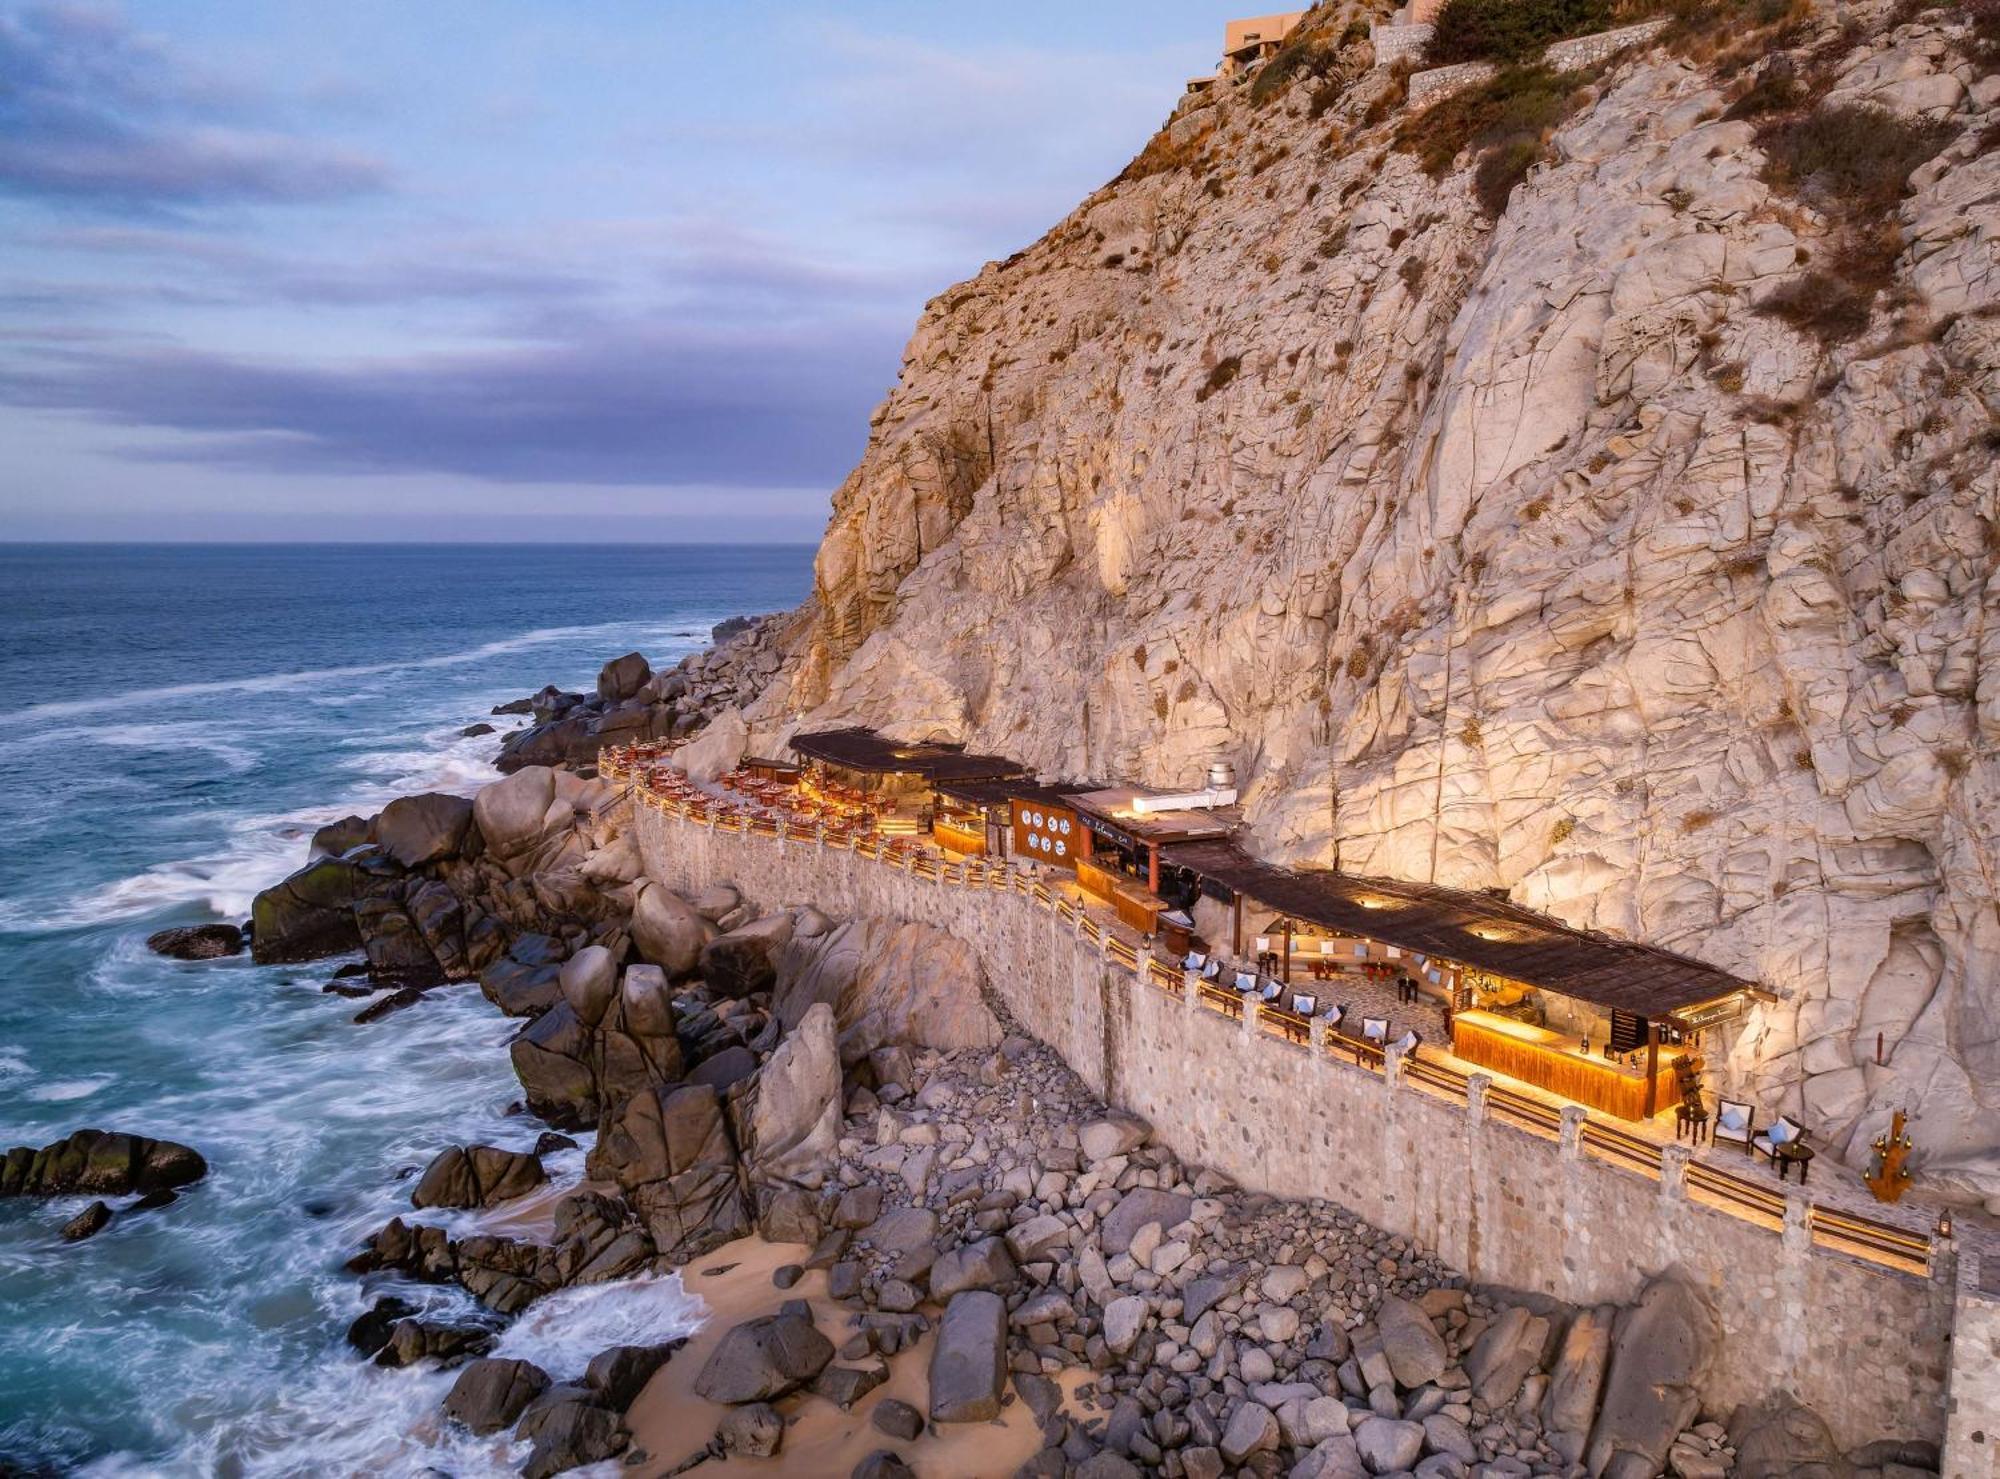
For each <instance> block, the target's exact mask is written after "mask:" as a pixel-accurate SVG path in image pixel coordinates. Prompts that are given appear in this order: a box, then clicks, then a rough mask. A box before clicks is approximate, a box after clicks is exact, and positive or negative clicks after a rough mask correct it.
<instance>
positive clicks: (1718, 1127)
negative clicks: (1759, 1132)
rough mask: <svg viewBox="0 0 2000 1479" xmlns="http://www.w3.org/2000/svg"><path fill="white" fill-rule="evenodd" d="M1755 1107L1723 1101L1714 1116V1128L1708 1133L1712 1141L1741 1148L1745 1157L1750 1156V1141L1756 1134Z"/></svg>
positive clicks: (1732, 1100) (1730, 1100)
mask: <svg viewBox="0 0 2000 1479" xmlns="http://www.w3.org/2000/svg"><path fill="white" fill-rule="evenodd" d="M1756 1124H1757V1106H1756V1105H1754V1104H1738V1103H1737V1102H1736V1101H1735V1100H1734V1099H1724V1100H1723V1101H1722V1104H1721V1106H1720V1107H1719V1109H1718V1111H1717V1113H1716V1116H1715V1126H1714V1128H1713V1129H1711V1130H1710V1131H1709V1133H1708V1138H1709V1139H1710V1140H1712V1141H1728V1142H1730V1143H1732V1144H1735V1145H1741V1146H1742V1147H1743V1153H1744V1154H1745V1155H1748V1154H1750V1146H1751V1140H1752V1138H1753V1136H1755V1134H1756Z"/></svg>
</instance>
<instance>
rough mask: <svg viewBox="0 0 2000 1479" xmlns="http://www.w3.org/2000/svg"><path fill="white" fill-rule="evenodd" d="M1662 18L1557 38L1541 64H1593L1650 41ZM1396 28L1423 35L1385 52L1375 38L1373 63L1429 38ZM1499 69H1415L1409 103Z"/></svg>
mask: <svg viewBox="0 0 2000 1479" xmlns="http://www.w3.org/2000/svg"><path fill="white" fill-rule="evenodd" d="M1666 25H1667V23H1666V22H1665V21H1664V20H1657V21H1641V22H1639V24H1638V25H1636V26H1620V27H1619V28H1618V29H1617V30H1615V31H1599V32H1598V33H1597V34H1596V35H1594V36H1575V37H1572V38H1571V39H1570V40H1568V41H1558V42H1556V43H1555V44H1554V45H1552V46H1550V47H1548V48H1547V49H1546V50H1545V51H1543V53H1542V62H1543V64H1544V65H1545V66H1547V67H1549V68H1551V69H1552V70H1554V71H1557V72H1572V71H1575V70H1576V69H1578V68H1580V67H1594V66H1596V65H1597V64H1598V63H1599V62H1601V61H1603V60H1605V59H1606V58H1607V57H1610V56H1614V55H1616V54H1617V53H1618V52H1621V51H1623V50H1624V49H1625V48H1626V47H1628V46H1636V45H1638V44H1639V43H1640V42H1642V41H1650V40H1652V39H1653V37H1655V36H1657V35H1659V34H1660V32H1661V31H1663V30H1665V29H1666ZM1387 29H1390V30H1396V31H1422V32H1423V33H1424V35H1423V38H1422V39H1421V40H1420V41H1417V42H1415V43H1414V45H1411V44H1408V43H1405V42H1402V41H1395V42H1392V43H1391V44H1392V45H1393V46H1402V47H1403V49H1402V50H1399V51H1395V52H1393V53H1391V54H1387V55H1385V54H1384V52H1383V50H1382V44H1381V42H1380V41H1379V40H1378V41H1377V42H1376V47H1375V61H1376V64H1377V65H1378V66H1379V65H1382V64H1383V63H1386V62H1389V61H1392V60H1394V59H1395V58H1396V57H1399V56H1408V55H1411V54H1412V53H1413V52H1415V51H1421V50H1422V49H1423V47H1424V46H1426V45H1428V44H1429V42H1430V32H1431V28H1430V27H1429V26H1396V27H1390V28H1387ZM1498 70H1499V69H1498V68H1496V67H1495V66H1494V65H1493V64H1492V63H1491V62H1460V63H1458V64H1457V65H1456V66H1451V67H1433V68H1431V69H1430V70H1429V71H1428V72H1418V73H1416V74H1415V75H1414V76H1412V77H1411V78H1410V90H1409V98H1408V102H1409V106H1410V107H1412V108H1420V107H1424V106H1426V105H1428V104H1430V103H1434V102H1436V101H1437V100H1438V99H1439V98H1442V97H1446V96H1449V95H1450V94H1452V93H1455V92H1457V91H1458V90H1459V89H1460V88H1464V87H1470V86H1472V85H1473V84H1474V83H1476V82H1484V81H1485V80H1486V79H1487V78H1489V77H1491V76H1493V75H1494V74H1495V72H1497V71H1498Z"/></svg>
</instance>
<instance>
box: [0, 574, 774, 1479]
mask: <svg viewBox="0 0 2000 1479" xmlns="http://www.w3.org/2000/svg"><path fill="white" fill-rule="evenodd" d="M810 571H811V552H810V550H808V549H805V548H802V547H741V548H716V547H700V548H695V547H679V548H675V547H655V548H630V547H623V548H605V549H598V548H532V549H531V548H522V547H517V546H464V547H452V548H445V547H436V546H429V547H411V548H394V549H391V548H374V547H365V546H324V547H307V546H292V547H265V546H231V547H153V548H127V547H101V546H92V547H74V546H66V547H22V546H16V547H11V548H8V547H0V634H4V638H5V640H4V643H0V680H4V685H5V691H6V692H7V693H8V695H9V700H10V702H9V705H8V709H9V713H8V718H7V721H6V724H5V726H4V728H0V774H4V775H5V777H6V778H7V783H6V785H5V787H4V788H0V836H4V838H5V844H4V846H0V962H4V966H5V968H4V971H0V1146H5V1145H14V1144H41V1143H44V1142H45V1141H48V1140H51V1139H54V1138H57V1137H58V1136H60V1135H62V1134H65V1133H67V1132H68V1131H70V1130H72V1129H77V1128H80V1127H84V1126H91V1127H96V1128H107V1129H132V1130H138V1131H142V1132H144V1133H148V1134H153V1135H161V1136H165V1137H167V1138H170V1139H175V1140H182V1141H185V1142H186V1143H188V1144H191V1145H194V1146H196V1147H197V1148H198V1149H200V1150H201V1151H202V1152H203V1153H204V1154H205V1155H206V1156H207V1157H208V1160H209V1164H210V1168H211V1169H210V1175H209V1177H208V1179H207V1180H206V1181H205V1182H204V1183H202V1184H201V1185H200V1186H199V1187H198V1188H196V1189H195V1190H194V1191H193V1192H192V1193H191V1194H189V1195H187V1196H185V1197H183V1198H182V1199H181V1201H180V1202H178V1203H177V1204H175V1205H173V1206H171V1207H167V1208H164V1209H160V1210H157V1211H153V1212H147V1213H136V1214H133V1215H131V1216H129V1217H120V1218H119V1219H118V1220H117V1221H115V1222H114V1223H113V1224H112V1225H111V1227H110V1228H108V1229H107V1230H106V1231H104V1232H103V1233H100V1234H99V1235H98V1236H97V1237H95V1238H92V1239H90V1240H89V1241H88V1242H85V1243H82V1244H78V1245H75V1246H68V1245H64V1244H62V1243H61V1242H60V1241H59V1240H58V1239H57V1237H56V1232H57V1229H58V1228H60V1227H61V1225H62V1224H63V1222H64V1221H66V1220H67V1219H68V1218H69V1217H70V1216H71V1215H73V1214H74V1212H76V1211H77V1210H79V1209H80V1208H81V1206H82V1205H83V1204H84V1200H83V1199H71V1200H57V1201H30V1200H27V1199H12V1200H9V1201H4V1202H0V1466H4V1463H5V1461H7V1460H12V1461H14V1462H16V1463H22V1464H29V1465H46V1466H49V1467H52V1468H56V1469H70V1468H78V1467H81V1468H85V1469H87V1470H90V1471H93V1472H100V1473H145V1474H156V1473H158V1474H210V1473H217V1474H235V1473H271V1474H292V1473H300V1474H303V1473H315V1474H339V1473H399V1472H410V1473H414V1472H417V1471H419V1470H421V1469H422V1468H424V1467H425V1466H427V1465H436V1466H438V1467H441V1468H443V1469H444V1470H446V1471H447V1472H451V1473H455V1474H461V1475H469V1474H473V1473H479V1472H486V1471H488V1470H489V1469H494V1468H496V1467H497V1466H498V1465H500V1464H501V1463H502V1461H503V1459H504V1455H502V1454H499V1453H497V1451H495V1450H492V1449H491V1448H490V1447H489V1448H477V1447H468V1446H466V1445H462V1444H455V1443H454V1442H453V1441H452V1440H451V1439H449V1438H448V1437H446V1436H441V1435H436V1434H435V1433H433V1432H431V1431H429V1430H428V1427H427V1423H428V1415H429V1413H430V1412H431V1411H432V1410H434V1408H435V1404H436V1401H437V1398H438V1395H439V1393H440V1392H441V1390H442V1389H443V1386H447V1385H448V1384H449V1378H448V1377H446V1378H439V1377H437V1376H435V1375H431V1374H421V1373H400V1372H380V1371H376V1370H374V1369H372V1368H368V1367H365V1366H362V1365H361V1364H360V1363H359V1362H358V1361H356V1360H355V1359H353V1358H352V1357H351V1355H350V1354H349V1353H348V1352H347V1350H346V1348H345V1345H344V1340H343V1334H344V1330H345V1327H346V1324H347V1322H348V1321H349V1320H350V1319H352V1318H353V1316H354V1315H355V1314H357V1313H359V1312H360V1311H361V1309H362V1308H363V1307H364V1305H365V1300H364V1297H363V1290H362V1287H361V1284H360V1282H359V1281H358V1280H356V1279H355V1278H353V1277H352V1276H350V1275H347V1274H345V1273H342V1272H341V1271H340V1268H339V1265H340V1263H341V1261H342V1260H343V1259H344V1258H345V1257H346V1255H347V1254H348V1253H349V1252H350V1251H351V1250H352V1247H353V1245H354V1243H355V1242H356V1240H357V1239H358V1238H359V1237H360V1236H361V1235H362V1234H363V1233H364V1232H366V1231H368V1230H369V1229H371V1228H372V1227H374V1226H376V1225H379V1224H380V1223H381V1222H382V1221H384V1220H386V1219H387V1218H388V1217H389V1216H391V1215H394V1214H395V1213H396V1212H397V1211H398V1210H405V1209H406V1202H405V1198H406V1197H407V1183H406V1182H400V1181H398V1179H397V1178H398V1175H399V1173H401V1172H403V1171H405V1170H406V1168H409V1167H412V1166H418V1165H421V1164H422V1163H423V1162H424V1161H425V1160H426V1159H428V1157H429V1156H430V1154H431V1153H432V1152H433V1151H435V1150H436V1149H437V1148H438V1147H439V1146H441V1145H443V1144H445V1143H448V1142H451V1141H457V1140H465V1139H471V1138H480V1139H486V1140H491V1141H494V1142H496V1143H500V1144H517V1143H518V1144H522V1145H525V1144H528V1143H531V1142H532V1140H533V1138H534V1133H535V1131H536V1129H537V1128H539V1127H538V1126H536V1125H535V1124H534V1123H533V1122H532V1121H528V1120H526V1119H522V1118H510V1117H508V1116H507V1115H506V1114H505V1109H506V1107H507V1105H508V1104H509V1103H510V1101H512V1100H513V1099H514V1098H515V1097H516V1093H517V1086H516V1085H515V1083H514V1080H513V1076H512V1074H511V1073H510V1071H509V1069H508V1066H507V1058H506V1052H505V1043H506V1040H507V1038H508V1036H509V1035H510V1034H511V1030H512V1024H510V1023H508V1022H507V1021H506V1020H505V1019H503V1018H501V1017H500V1016H498V1014H496V1013H495V1012H493V1011H492V1010H491V1009H490V1008H489V1007H488V1006H487V1004H486V1003H485V1002H484V1000H483V999H481V998H480V996H479V995H478V992H477V989H476V988H472V987H463V988H451V989H446V990H443V991H440V992H437V993H435V994H433V995H432V996H431V997H429V998H428V999H427V1000H426V1001H425V1002H424V1003H423V1004H421V1005H419V1006H417V1007H414V1008H412V1009H410V1010H408V1011H405V1012H401V1013H399V1014H396V1015H395V1016H392V1017H390V1018H388V1019H387V1020H385V1021H383V1022H380V1023H376V1024H372V1025H369V1026H357V1025H355V1024H354V1022H353V1021H352V1020H351V1019H352V1017H353V1014H354V1011H355V1003H353V1002H351V1001H347V1000H345V999H343V998H340V997H337V996H331V995H327V994H325V993H323V992H322V991H321V990H320V987H321V985H322V984H323V983H324V982H325V981H326V979H327V978H328V977H329V976H330V974H331V973H332V969H333V965H332V963H322V964H314V965H309V966H292V967H259V966H253V965H251V964H249V963H248V960H247V957H245V958H242V959H238V960H233V961H222V962H207V963H199V964H183V963H177V962H172V961H166V960H162V959H159V958H157V957H155V956H152V955H150V954H149V953H148V952H147V951H146V950H145V948H144V939H145V936H146V935H147V934H148V933H150V932H151V931H153V930H156V929H159V928H162V927H163V926H165V925H169V924H177V923H193V922H199V921H204V920H211V919H229V920H238V919H242V918H244V917H245V916H246V914H247V912H248V909H249V904H250V899H251V896H252V895H253V894H254V893H255V892H256V891H257V890H258V889H259V888H262V887H264V886H265V885H267V884H269V883H271V882H273V881H275V880H276V879H277V878H279V877H281V876H283V875H284V874H285V873H286V872H288V871H290V869H291V868H293V867H295V866H296V865H297V864H298V863H299V862H300V861H302V860H303V858H304V855H305V848H306V840H307V838H308V836H309V835H310V833H311V831H312V829H313V828H314V827H315V826H317V825H318V824H319V823H321V822H323V821H326V820H330V819H332V818H334V817H338V816H342V815H345V814H347V813H348V812H351V811H352V812H363V813H366V812H369V811H372V810H375V809H377V808H379V807H380V805H381V804H382V803H383V802H384V801H385V800H387V799H388V798H389V797H391V796H393V795H396V794H398V793H400V792H405V791H412V790H424V789H448V790H458V791H469V790H470V789H472V788H474V787H476V786H478V785H479V784H481V783H482V782H484V781H486V780H488V779H491V778H492V776H493V772H492V771H491V770H490V768H489V764H488V762H489V760H490V758H491V756H492V754H493V753H494V750H495V749H496V748H497V741H498V736H488V737H485V738H481V739H473V740H467V739H462V738H460V737H459V734H458V731H459V730H460V729H461V728H463V727H464V726H466V725H469V724H472V723H474V722H478V721H484V720H486V719H487V718H488V714H487V711H488V710H489V709H490V708H491V707H492V706H493V705H494V704H495V703H498V702H501V701H504V700H507V699H511V698H515V697H518V696H520V695H521V694H524V693H527V692H530V691H532V690H533V689H535V688H538V687H540V686H541V685H542V684H543V683H545V682H549V681H552V680H553V681H558V682H561V683H563V684H564V685H565V686H569V687H576V688H587V687H588V686H589V685H590V684H591V682H592V681H593V680H594V678H595V676H596V672H597V668H598V666H599V664H600V663H601V662H602V661H603V660H604V659H605V658H607V657H610V656H615V655H617V654H618V653H621V652H625V651H628V650H630V649H632V648H635V647H636V648H638V649H640V650H642V651H644V652H645V653H647V655H648V656H649V657H651V658H652V659H653V660H654V661H655V663H656V664H661V663H663V662H671V661H672V660H674V659H675V658H677V657H679V656H680V655H682V654H684V653H686V652H689V651H693V650H696V649H698V648H699V647H702V646H705V645H706V643H707V638H708V631H709V628H710V626H712V625H713V624H714V623H715V622H717V621H719V620H721V619H722V618H724V617H726V616H731V615H735V614H738V613H744V612H759V611H768V610H775V609H778V608H780V607H784V606H789V605H792V604H795V603H796V602H797V601H798V600H800V599H801V598H802V597H803V596H804V595H805V593H806V590H807V588H808V586H809V584H810V578H811V575H810ZM491 722H493V723H495V724H498V725H502V726H506V725H510V724H514V723H518V722H519V721H517V720H510V719H495V720H491ZM580 1168H581V1153H580V1152H571V1153H569V1154H568V1155H566V1156H563V1157H558V1158H556V1160H555V1161H554V1162H552V1167H551V1169H552V1170H554V1171H558V1172H562V1173H564V1174H568V1175H571V1176H574V1175H576V1174H578V1173H579V1172H580ZM371 1292H372V1291H371ZM423 1297H425V1298H428V1299H431V1300H433V1301H441V1302H448V1299H449V1296H448V1295H445V1294H441V1293H439V1292H438V1291H423ZM686 1318H687V1307H686V1301H685V1300H684V1299H683V1298H682V1297H681V1296H680V1294H679V1291H678V1286H677V1284H676V1283H674V1282H673V1281H666V1282H664V1283H662V1284H660V1285H658V1286H657V1287H655V1286H648V1287H645V1288H640V1289H635V1290H630V1291H624V1292H619V1293H615V1294H610V1295H605V1294H601V1293H600V1294H592V1295H589V1296H587V1297H584V1298H581V1299H579V1300H577V1301H575V1302H574V1303H573V1305H564V1306H559V1307H557V1308H556V1310H555V1311H554V1313H553V1314H552V1316H551V1317H550V1318H549V1319H545V1320H543V1321H541V1322H539V1323H538V1324H537V1325H536V1326H532V1327H529V1328H528V1329H526V1330H524V1331H523V1332H522V1333H521V1334H520V1335H519V1336H517V1337H514V1338H515V1339H517V1340H519V1341H522V1342H527V1344H525V1345H523V1346H522V1347H521V1348H522V1349H523V1350H526V1351H530V1352H539V1351H543V1350H550V1351H555V1352H557V1353H558V1357H557V1358H558V1359H568V1355H567V1354H563V1353H567V1352H569V1351H571V1350H572V1348H580V1347H581V1346H583V1345H590V1344H591V1342H592V1341H593V1340H595V1341H596V1345H595V1346H593V1347H592V1349H595V1348H597V1347H598V1346H602V1345H609V1344H613V1343H616V1341H617V1340H619V1339H622V1338H626V1335H627V1334H629V1333H630V1332H632V1331H635V1330H638V1331H653V1332H656V1333H657V1331H658V1330H659V1329H660V1328H662V1322H663V1321H664V1322H666V1324H668V1325H671V1324H673V1322H675V1321H682V1320H685V1319H686ZM565 1320H567V1321H568V1328H567V1329H562V1328H558V1327H560V1326H561V1325H562V1323H563V1321H565ZM600 1335H602V1336H603V1337H604V1338H601V1339H600V1338H599V1336H600ZM536 1341H540V1342H541V1343H542V1344H541V1345H539V1346H538V1345H535V1344H534V1342H536ZM560 1374H561V1373H560V1372H559V1373H558V1375H560ZM413 1430H414V1435H413V1436H412V1434H413Z"/></svg>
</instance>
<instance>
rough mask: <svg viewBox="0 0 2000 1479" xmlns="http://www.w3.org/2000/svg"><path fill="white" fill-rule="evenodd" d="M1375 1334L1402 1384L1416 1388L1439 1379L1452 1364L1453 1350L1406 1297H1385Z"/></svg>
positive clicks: (1398, 1381) (1377, 1316)
mask: <svg viewBox="0 0 2000 1479" xmlns="http://www.w3.org/2000/svg"><path fill="white" fill-rule="evenodd" d="M1375 1333H1376V1334H1377V1335H1378V1336H1379V1337H1380V1339H1381V1341H1382V1352H1383V1354H1384V1355H1386V1356H1387V1357H1388V1358H1389V1370H1390V1371H1391V1372H1393V1373H1394V1374H1395V1377H1396V1385H1398V1386H1400V1387H1404V1388H1407V1389H1409V1390H1411V1391H1414V1390H1415V1389H1416V1388H1418V1387H1420V1386H1422V1385H1423V1384H1424V1383H1425V1382H1431V1381H1436V1380H1437V1379H1438V1378H1439V1377H1440V1376H1442V1375H1443V1374H1444V1369H1445V1367H1446V1366H1448V1365H1449V1364H1451V1352H1450V1350H1449V1349H1448V1348H1447V1347H1446V1346H1445V1343H1444V1337H1443V1336H1441V1335H1439V1334H1438V1333H1437V1327H1436V1326H1435V1325H1433V1324H1431V1317H1430V1316H1429V1315H1427V1314H1425V1313H1424V1312H1423V1311H1422V1310H1420V1309H1418V1308H1417V1307H1416V1306H1415V1305H1414V1304H1411V1303H1410V1301H1409V1300H1407V1299H1403V1298H1400V1297H1399V1296H1397V1295H1394V1294H1388V1295H1384V1296H1383V1298H1382V1306H1381V1308H1380V1309H1378V1310H1376V1311H1375Z"/></svg>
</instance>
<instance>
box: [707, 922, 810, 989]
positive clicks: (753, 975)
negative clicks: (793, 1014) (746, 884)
mask: <svg viewBox="0 0 2000 1479" xmlns="http://www.w3.org/2000/svg"><path fill="white" fill-rule="evenodd" d="M791 938H792V919H791V916H790V915H789V914H771V915H767V916H765V917H764V918H763V919H753V920H751V921H750V923H748V924H746V925H741V926H739V927H738V928H736V929H733V930H731V931H730V932H729V933H728V934H726V935H718V936H716V938H714V939H713V940H710V941H709V942H708V943H707V944H706V945H704V946H702V950H701V960H700V964H699V970H700V974H701V979H702V980H703V981H704V982H706V983H707V984H708V987H709V989H710V990H711V991H714V992H715V993H716V994H717V995H720V996H734V997H744V996H749V995H750V994H752V993H753V992H758V991H769V990H770V989H771V988H772V987H774V986H776V985H777V984H778V960H779V958H780V956H781V955H782V953H783V951H784V948H785V946H786V945H788V944H790V943H791Z"/></svg>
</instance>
